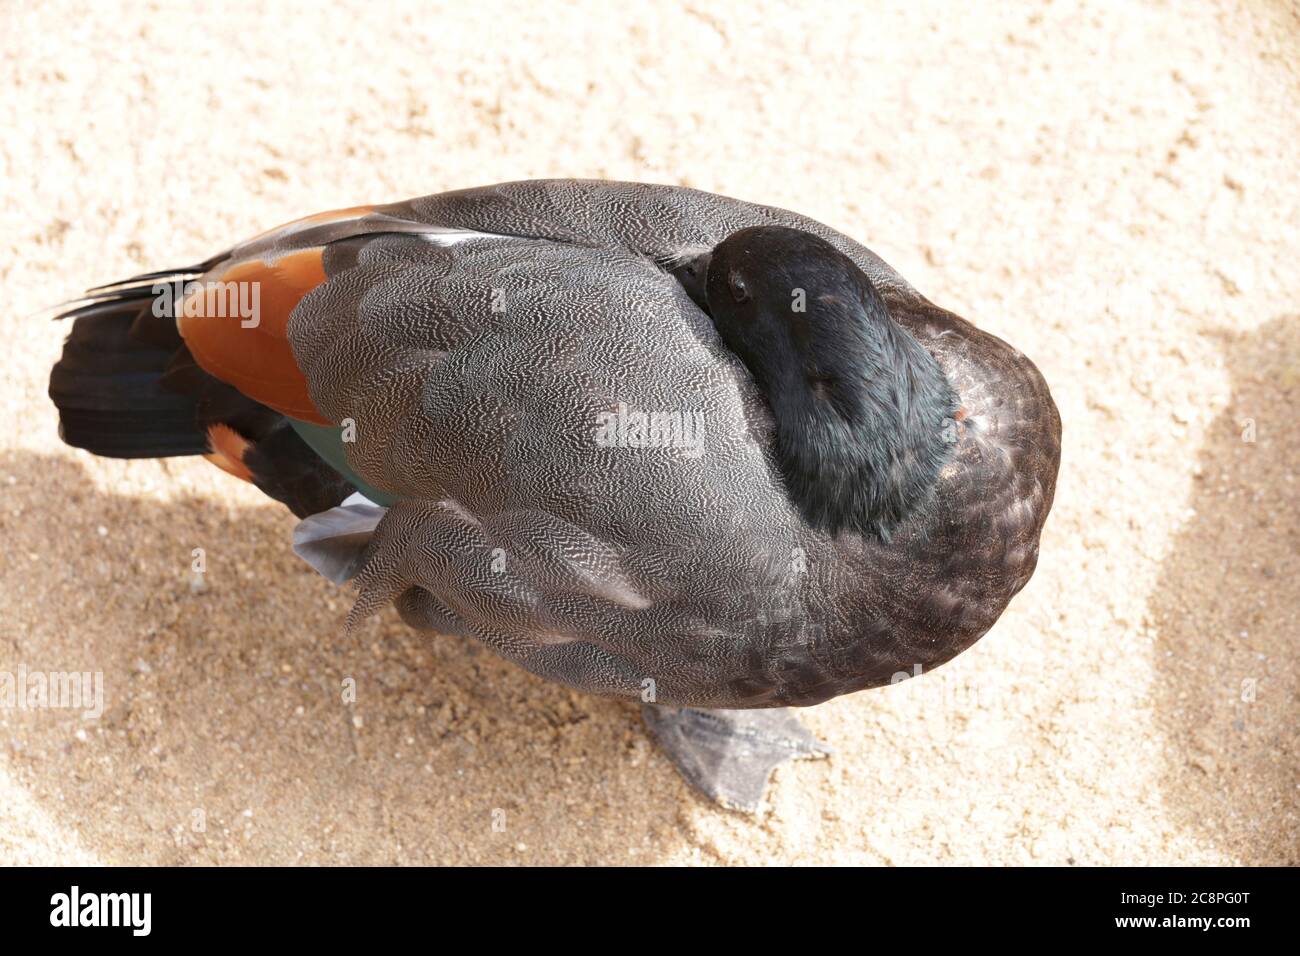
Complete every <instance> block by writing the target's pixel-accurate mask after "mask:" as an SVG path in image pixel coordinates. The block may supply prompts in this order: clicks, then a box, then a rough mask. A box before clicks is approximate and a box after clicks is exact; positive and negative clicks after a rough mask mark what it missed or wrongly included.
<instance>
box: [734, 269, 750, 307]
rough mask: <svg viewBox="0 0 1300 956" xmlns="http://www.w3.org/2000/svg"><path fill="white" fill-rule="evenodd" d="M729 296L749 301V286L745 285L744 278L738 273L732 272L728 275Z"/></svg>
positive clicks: (738, 300)
mask: <svg viewBox="0 0 1300 956" xmlns="http://www.w3.org/2000/svg"><path fill="white" fill-rule="evenodd" d="M730 285H731V297H732V298H733V299H735V300H736V301H737V302H748V301H749V287H748V286H747V285H745V280H744V279H742V278H741V277H740V273H738V272H733V273H732V274H731V276H730Z"/></svg>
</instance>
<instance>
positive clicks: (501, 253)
mask: <svg viewBox="0 0 1300 956" xmlns="http://www.w3.org/2000/svg"><path fill="white" fill-rule="evenodd" d="M394 222H397V223H400V225H399V226H398V227H393V225H392V224H393V223H394ZM421 224H422V225H423V226H424V227H431V228H436V229H461V230H472V231H475V232H481V233H489V234H492V236H491V237H484V238H470V239H465V240H462V241H460V242H457V243H456V244H454V245H446V246H443V245H438V244H436V243H433V242H430V241H426V240H425V239H424V238H421V237H420V236H419V235H418V232H419V231H420V225H421ZM770 224H778V225H785V226H791V227H794V228H798V229H803V230H806V231H809V232H812V233H814V234H816V235H818V236H821V237H822V238H824V239H826V240H827V241H829V242H830V243H831V244H832V245H834V246H835V247H836V248H837V249H838V250H840V251H841V252H843V253H844V254H845V255H847V256H848V257H849V258H851V259H852V260H853V261H854V262H855V263H856V264H857V265H858V266H859V267H860V268H861V269H862V270H863V271H864V272H865V273H866V275H867V276H868V277H869V278H870V280H871V282H872V284H873V285H874V286H875V287H876V289H877V290H878V291H879V292H880V294H881V296H882V298H883V299H884V301H885V303H886V304H887V306H888V308H889V310H890V313H891V315H892V316H893V318H894V319H895V320H896V321H897V322H899V323H900V324H901V325H902V326H903V327H904V328H906V329H907V330H908V331H909V332H910V333H911V334H912V335H913V336H915V338H916V339H917V341H919V342H920V343H921V344H922V345H923V346H924V347H925V348H926V349H927V350H928V351H929V352H930V353H931V354H932V355H933V356H934V358H935V360H936V361H937V362H938V363H939V366H940V367H941V368H942V370H943V372H944V373H945V375H946V376H947V379H948V381H949V382H950V383H951V385H952V386H953V388H954V389H955V391H956V392H957V395H958V397H959V400H960V402H961V404H962V406H963V407H964V409H965V412H966V415H965V418H964V421H963V422H962V423H961V426H960V428H959V429H958V431H957V433H956V434H955V437H956V439H957V444H956V448H955V451H954V453H953V455H952V456H951V458H950V460H949V461H948V463H947V464H946V465H945V466H944V468H943V470H942V472H941V473H940V475H939V479H938V482H937V484H936V486H935V488H934V492H933V494H932V495H931V496H930V498H929V499H928V500H927V501H926V503H925V505H924V506H923V508H922V510H921V511H920V512H919V513H916V514H913V515H912V516H911V517H910V518H909V519H908V520H907V521H906V522H905V523H903V524H902V525H901V526H900V527H899V528H897V529H896V530H895V532H894V534H893V535H892V537H891V539H890V540H889V541H888V542H887V543H886V542H883V541H880V540H876V539H873V538H870V537H863V536H861V535H858V534H855V533H844V534H840V535H838V536H835V537H832V536H831V535H829V534H827V533H824V532H820V531H814V530H812V529H811V528H809V527H808V525H807V524H805V522H804V520H803V519H802V518H801V517H800V515H799V513H798V511H797V509H796V508H794V507H793V506H792V504H791V502H790V500H789V498H788V497H787V494H786V492H785V489H784V487H783V485H782V480H781V476H780V475H779V474H778V473H777V470H776V467H775V462H774V459H773V456H772V454H771V451H770V449H771V436H772V431H773V422H772V419H771V414H770V412H769V410H768V406H767V405H766V403H765V401H764V399H763V397H762V396H761V395H760V394H759V392H758V390H757V389H756V387H755V385H754V383H753V381H752V379H751V377H750V376H749V375H748V373H747V371H746V369H745V368H744V366H743V365H742V364H741V363H740V362H739V361H738V359H737V358H736V357H735V356H734V355H733V354H732V353H731V352H729V351H728V350H727V349H726V348H725V347H724V346H723V345H722V343H721V341H720V339H719V336H718V334H717V332H716V331H715V329H714V327H713V325H712V324H711V322H710V321H709V319H708V317H707V316H706V315H705V314H704V313H703V312H701V311H700V309H699V308H698V307H697V306H696V304H695V303H694V302H692V301H691V299H690V298H689V297H688V296H687V294H686V292H685V290H684V289H683V288H682V286H681V285H680V284H679V283H678V282H677V281H676V280H675V279H674V278H673V277H672V276H671V275H669V274H668V273H667V272H666V271H665V269H664V265H665V264H668V263H671V262H677V261H680V260H681V259H682V258H683V257H686V256H689V255H691V254H693V253H698V252H701V251H704V250H707V249H709V248H712V247H713V246H715V245H717V244H718V243H719V242H720V241H722V240H723V239H725V238H726V237H727V236H728V235H730V234H732V233H733V232H735V231H737V230H739V229H742V228H746V227H749V226H758V225H770ZM375 230H382V231H383V234H377V235H373V236H370V237H368V238H363V237H364V234H365V233H367V232H370V231H375ZM348 236H353V237H357V238H353V239H349V240H348V241H347V242H343V243H339V244H338V246H337V248H336V249H331V250H330V253H328V254H327V258H326V265H327V271H328V273H329V274H330V279H329V280H328V281H327V282H326V283H325V284H324V285H322V286H321V287H319V288H318V289H316V290H315V291H314V292H312V293H310V294H309V295H308V296H307V298H306V299H304V301H303V302H302V303H301V304H300V305H299V307H298V308H297V309H296V310H295V313H294V316H293V318H292V320H291V323H290V327H289V335H290V340H291V342H292V344H293V347H294V352H295V356H296V358H297V360H298V363H299V365H300V367H302V368H303V370H304V371H305V373H306V374H307V376H308V381H309V385H310V389H311V395H312V398H313V400H314V402H315V403H316V405H317V406H318V407H319V408H320V409H321V410H322V411H323V412H324V413H325V414H326V415H327V416H328V417H330V418H331V419H333V420H335V421H342V420H344V419H352V420H353V421H354V422H355V423H356V442H355V444H352V445H349V446H348V449H347V450H348V457H349V461H350V463H351V464H352V466H353V467H354V468H355V469H356V471H357V472H358V473H359V474H360V475H362V476H363V477H364V478H365V479H366V480H367V481H369V482H370V483H372V484H373V485H374V486H375V487H377V488H380V489H382V490H384V491H386V492H390V493H392V494H394V495H397V496H399V497H401V498H402V499H404V500H401V501H399V502H398V503H397V504H396V505H395V506H393V507H392V508H391V509H390V510H389V511H388V513H387V514H386V515H385V516H384V518H383V519H382V521H381V522H380V523H379V526H378V528H377V529H376V532H375V536H374V538H373V540H372V542H371V546H370V550H369V552H368V554H367V560H366V563H365V566H364V569H363V570H362V572H361V574H360V582H361V585H362V595H361V597H360V599H359V602H358V606H357V609H356V613H358V614H362V613H367V612H369V611H371V610H374V609H375V608H377V607H378V606H380V605H381V604H382V603H384V602H385V601H388V600H394V601H395V602H396V604H397V607H398V609H399V610H400V612H401V614H402V616H403V618H404V619H405V620H406V621H408V622H409V623H411V624H412V625H415V626H417V627H428V628H430V629H434V630H440V631H456V632H460V633H468V634H472V635H473V636H475V637H476V638H478V639H479V640H481V641H483V642H484V643H486V644H487V645H488V646H490V647H492V648H493V649H494V650H496V651H497V652H498V653H500V654H502V655H504V656H505V657H507V658H509V659H511V660H514V661H516V662H517V663H519V664H521V665H522V666H524V667H526V668H528V669H529V670H531V671H533V672H535V673H537V674H540V675H542V676H544V677H547V678H550V679H553V680H557V681H561V682H563V683H566V684H569V685H572V686H575V687H578V688H581V689H583V690H587V691H590V692H594V693H601V694H610V695H616V696H622V697H627V698H641V697H642V696H643V693H644V692H645V691H646V690H647V688H648V687H650V686H653V690H654V694H655V699H656V700H658V701H659V702H661V703H671V704H677V705H687V706H692V707H724V708H725V707H732V708H735V707H763V706H781V705H789V704H797V705H803V704H813V703H817V702H819V701H822V700H825V699H828V698H830V697H833V696H836V695H838V694H842V693H847V692H850V691H855V690H859V689H862V688H865V687H870V686H876V685H880V684H885V683H888V682H889V681H890V679H891V677H892V676H893V675H894V674H896V673H898V672H900V671H901V672H906V673H909V674H910V673H911V672H912V669H913V667H914V666H915V665H920V666H921V667H922V668H924V669H929V668H932V667H935V666H937V665H939V664H941V663H943V662H944V661H946V660H948V659H950V658H951V657H953V656H954V655H955V654H957V653H959V652H960V651H961V650H963V649H965V648H966V647H968V646H969V645H970V644H971V643H973V642H974V641H975V640H976V639H978V638H979V637H980V636H981V635H982V634H983V633H984V632H985V631H986V630H987V629H988V628H989V627H990V626H991V625H992V624H993V623H994V621H995V620H996V619H997V617H998V616H999V615H1000V614H1001V612H1002V610H1003V609H1004V608H1005V607H1006V604H1007V602H1008V601H1009V600H1010V599H1011V597H1012V596H1013V595H1014V594H1015V593H1016V592H1017V591H1018V590H1019V589H1020V588H1021V587H1022V586H1023V585H1024V583H1025V582H1026V581H1027V580H1028V579H1029V576H1030V575H1031V574H1032V572H1033V568H1034V565H1035V562H1036V560H1037V552H1038V537H1039V533H1040V531H1041V528H1042V523H1043V521H1044V520H1045V518H1046V514H1047V511H1048V509H1049V507H1050V504H1051V499H1052V494H1053V491H1054V486H1055V478H1056V467H1057V461H1058V458H1059V448H1060V422H1059V418H1058V416H1057V414H1056V409H1055V406H1054V405H1053V404H1052V402H1051V398H1050V395H1049V393H1048V390H1047V387H1046V385H1045V383H1044V382H1043V380H1042V378H1041V376H1040V375H1039V374H1038V372H1037V370H1036V369H1035V368H1034V367H1033V365H1032V364H1031V363H1030V362H1029V361H1028V360H1027V359H1025V357H1024V356H1023V355H1021V354H1020V353H1019V352H1017V351H1016V350H1015V349H1013V348H1011V347H1010V346H1008V345H1006V344H1005V343H1003V342H1001V341H1000V340H998V339H996V338H995V337H993V336H990V335H987V334H985V333H982V332H980V331H979V330H977V329H976V328H974V327H973V326H972V325H970V324H969V323H967V322H965V321H963V320H962V319H960V318H957V317H956V316H953V315H952V314H950V313H948V312H945V311H943V310H941V309H939V308H937V307H935V306H933V305H931V304H930V303H929V302H927V301H926V300H925V299H924V298H923V297H921V296H920V295H919V294H918V293H916V292H915V290H913V289H912V288H911V287H910V286H909V285H908V284H907V283H906V282H905V281H903V280H902V279H901V278H900V277H899V276H898V275H897V274H896V273H894V272H893V270H891V269H890V268H889V267H888V266H887V265H885V264H884V263H883V262H882V261H881V260H880V259H878V258H877V257H876V256H875V255H873V254H872V253H870V252H869V251H868V250H866V249H865V248H863V247H862V246H860V245H858V244H857V243H855V242H854V241H852V240H851V239H848V238H847V237H844V236H842V235H840V234H838V233H836V232H834V231H833V230H830V229H828V228H827V227H825V226H823V225H821V224H819V223H816V222H813V221H811V220H808V219H805V218H803V217H801V216H798V215H796V214H793V213H789V212H785V211H783V210H777V209H772V208H769V207H763V206H756V205H751V204H748V203H743V202H739V201H736V200H732V199H728V198H725V197H721V196H715V195H711V194H707V193H700V192H697V191H694V190H688V189H681V188H675V187H667V186H647V185H641V184H627V183H608V182H581V181H532V182H523V183H513V184H504V185H500V186H494V187H485V188H481V189H470V190H462V191H458V192H453V193H445V194H441V195H437V196H431V197H426V198H424V199H417V200H413V201H411V202H408V203H401V204H395V205H392V206H387V207H383V208H382V209H381V210H379V211H378V212H377V213H375V214H374V215H372V216H367V217H365V219H363V220H361V221H353V222H351V223H347V224H342V225H335V226H329V227H320V228H317V229H314V230H311V231H310V234H309V235H307V234H304V235H301V236H298V237H296V238H292V239H291V241H292V242H293V244H294V245H299V244H303V243H306V242H307V241H308V240H309V238H310V240H311V241H317V242H318V241H321V239H339V238H346V237H348ZM620 405H624V406H626V407H627V408H629V409H631V410H633V411H637V410H639V411H642V412H647V413H654V412H675V413H681V414H683V415H684V416H686V420H687V421H688V422H699V423H701V424H702V429H701V438H702V444H703V448H702V453H701V454H698V455H694V454H692V453H691V450H690V449H689V448H682V447H609V446H607V445H602V444H599V443H598V442H597V441H596V435H597V431H598V425H599V423H600V422H601V420H602V419H601V416H602V414H607V413H612V412H615V411H616V410H617V409H618V408H619V406H620ZM651 681H652V682H653V685H650V684H649V683H648V682H651Z"/></svg>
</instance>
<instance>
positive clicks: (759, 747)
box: [641, 704, 831, 813]
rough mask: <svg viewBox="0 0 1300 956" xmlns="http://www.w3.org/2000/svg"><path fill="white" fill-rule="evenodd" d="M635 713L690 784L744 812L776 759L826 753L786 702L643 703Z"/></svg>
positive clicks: (754, 805)
mask: <svg viewBox="0 0 1300 956" xmlns="http://www.w3.org/2000/svg"><path fill="white" fill-rule="evenodd" d="M641 716H642V718H643V719H644V720H645V722H646V725H647V726H648V727H649V728H650V729H651V730H652V731H654V734H655V736H656V737H657V738H658V739H659V744H660V746H662V747H663V748H664V750H665V751H666V752H667V754H668V756H669V757H670V758H671V759H672V761H673V763H674V764H676V765H677V769H678V770H680V771H681V774H682V776H683V777H685V778H686V780H687V782H688V783H690V784H691V786H693V787H695V789H697V790H699V791H700V792H701V793H703V794H704V795H705V796H707V797H708V798H709V799H711V800H714V801H716V802H717V803H720V804H722V805H723V806H724V807H727V808H729V809H732V810H743V811H745V812H746V813H754V812H755V811H756V810H758V807H759V804H760V803H761V802H762V799H763V791H764V790H765V789H766V788H767V781H768V778H769V777H770V776H771V774H772V770H773V769H774V768H775V767H776V766H777V764H780V763H784V762H785V761H787V760H797V759H800V758H821V757H825V756H827V755H829V754H830V753H831V749H830V748H829V747H828V746H827V745H826V744H824V743H822V742H821V741H820V740H818V739H817V738H816V737H814V736H813V735H812V734H811V733H809V732H808V731H807V730H806V729H804V726H803V724H801V723H799V721H798V720H797V719H796V718H795V716H794V714H793V713H792V712H791V711H790V709H789V708H775V709H768V710H695V709H694V708H691V707H662V706H659V705H657V704H644V705H643V706H642V707H641Z"/></svg>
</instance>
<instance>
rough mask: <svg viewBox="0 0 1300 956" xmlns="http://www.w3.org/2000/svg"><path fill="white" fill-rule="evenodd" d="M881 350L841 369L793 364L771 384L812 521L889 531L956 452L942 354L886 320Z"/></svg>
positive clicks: (779, 433)
mask: <svg viewBox="0 0 1300 956" xmlns="http://www.w3.org/2000/svg"><path fill="white" fill-rule="evenodd" d="M886 321H887V322H888V325H887V327H886V328H885V329H884V330H883V335H882V337H881V339H880V342H879V345H880V347H879V348H878V349H873V350H872V351H871V353H870V355H855V354H854V350H852V349H851V348H850V349H846V351H845V353H844V354H843V355H839V356H836V357H835V361H834V363H833V364H834V365H835V367H836V374H834V375H831V376H826V377H824V378H818V377H816V376H813V377H811V378H810V377H809V376H808V374H807V371H806V369H799V368H795V367H793V366H787V367H786V369H784V370H783V371H782V372H780V373H779V375H780V377H781V378H782V379H783V380H782V381H777V382H770V383H768V386H769V387H767V388H766V389H765V391H767V394H768V398H769V401H770V403H771V406H772V411H773V414H774V416H775V419H776V452H777V457H778V460H779V464H780V467H781V471H782V474H783V476H784V479H785V481H786V486H787V488H788V490H789V493H790V496H791V500H792V501H793V502H794V504H795V505H796V506H797V507H798V508H799V510H800V512H801V514H802V515H803V517H804V520H806V521H807V522H808V523H809V524H810V525H812V526H813V527H816V528H819V529H822V530H826V531H829V532H831V533H833V534H834V533H838V532H840V531H845V530H852V531H857V532H860V533H862V534H865V535H868V536H871V537H877V538H881V539H883V540H888V538H889V536H890V535H891V534H892V533H893V532H894V531H895V529H897V528H898V527H899V526H900V525H901V524H902V523H903V522H905V521H906V520H907V519H908V518H909V517H910V516H911V515H912V514H913V513H914V512H916V511H917V509H918V508H920V507H921V506H922V505H923V504H924V503H925V501H926V500H927V499H928V498H929V496H930V495H931V493H932V491H933V488H934V485H935V482H936V480H937V478H938V474H939V471H940V469H941V468H942V467H943V466H944V464H945V463H946V462H947V461H948V459H949V457H950V456H951V454H952V449H953V444H954V442H955V438H956V425H955V421H954V417H953V416H954V415H955V413H956V410H957V407H958V402H957V398H956V394H955V393H954V391H953V389H952V386H951V385H950V384H949V382H948V380H947V378H946V377H945V376H944V374H943V371H942V370H941V369H940V368H939V365H938V363H937V362H936V361H935V360H934V358H933V357H932V356H931V355H930V353H929V352H927V351H926V350H925V349H924V348H923V347H922V346H921V345H920V343H918V342H917V341H916V339H914V338H913V337H912V336H911V335H910V334H908V333H907V332H906V331H905V330H904V329H903V328H902V327H900V326H898V325H896V324H894V323H893V321H892V320H886Z"/></svg>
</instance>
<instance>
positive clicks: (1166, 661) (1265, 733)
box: [1150, 315, 1300, 865]
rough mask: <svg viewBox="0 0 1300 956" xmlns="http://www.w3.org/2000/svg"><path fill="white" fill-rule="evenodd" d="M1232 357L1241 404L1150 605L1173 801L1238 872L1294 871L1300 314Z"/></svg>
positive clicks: (1212, 441)
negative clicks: (1246, 868)
mask: <svg viewBox="0 0 1300 956" xmlns="http://www.w3.org/2000/svg"><path fill="white" fill-rule="evenodd" d="M1224 350H1225V357H1226V362H1227V366H1228V369H1229V372H1230V374H1231V376H1232V386H1233V396H1232V400H1231V403H1230V405H1229V407H1228V408H1227V409H1226V410H1225V411H1224V412H1223V414H1222V415H1220V416H1219V417H1218V418H1217V419H1216V420H1215V421H1214V422H1213V424H1212V425H1211V426H1210V428H1209V430H1208V432H1207V436H1206V440H1205V446H1204V448H1203V449H1202V450H1201V453H1200V457H1199V459H1198V465H1199V474H1198V475H1197V476H1196V478H1195V481H1194V490H1193V493H1192V496H1191V499H1190V501H1189V502H1188V507H1189V508H1191V509H1192V510H1193V512H1194V513H1193V514H1191V515H1190V516H1189V518H1188V522H1187V524H1186V526H1185V527H1184V528H1183V529H1182V530H1181V531H1180V532H1179V534H1178V535H1177V537H1176V538H1175V540H1174V545H1173V549H1172V551H1171V553H1170V555H1169V557H1168V558H1167V559H1166V560H1165V562H1164V565H1163V568H1162V571H1161V578H1160V582H1159V585H1158V586H1157V588H1156V589H1155V591H1154V592H1153V597H1152V599H1151V601H1150V619H1151V622H1152V623H1153V624H1154V625H1155V628H1156V632H1157V640H1156V655H1157V661H1156V673H1157V679H1156V685H1155V694H1156V700H1155V704H1156V709H1157V713H1158V719H1160V720H1161V721H1162V722H1163V723H1164V724H1165V729H1166V733H1167V744H1166V751H1165V752H1166V767H1165V772H1164V781H1165V794H1166V796H1165V799H1166V802H1167V803H1168V806H1169V810H1170V813H1171V814H1172V815H1173V816H1174V817H1175V819H1177V820H1179V821H1180V822H1181V823H1182V824H1183V825H1185V826H1187V827H1188V828H1189V829H1192V830H1193V831H1197V832H1200V833H1202V834H1203V835H1205V836H1206V837H1208V838H1209V839H1210V840H1211V841H1212V842H1214V844H1215V845H1217V846H1219V847H1220V848H1221V849H1222V850H1224V851H1225V852H1226V853H1228V854H1231V855H1234V856H1236V858H1237V859H1238V861H1239V862H1241V863H1245V864H1265V863H1271V864H1290V865H1295V864H1297V863H1300V835H1298V834H1300V819H1297V809H1296V807H1297V802H1298V801H1297V787H1298V786H1300V773H1298V772H1297V766H1298V763H1297V760H1298V758H1300V754H1298V753H1297V750H1298V749H1300V747H1298V746H1297V743H1298V737H1297V733H1298V731H1297V727H1298V726H1300V720H1298V718H1300V686H1298V681H1297V674H1298V673H1300V668H1297V657H1296V640H1297V636H1298V635H1300V584H1297V582H1298V581H1300V453H1298V452H1297V441H1300V429H1297V427H1296V410H1297V406H1298V405H1300V316H1296V315H1287V316H1282V317H1280V318H1277V319H1274V320H1273V321H1271V322H1269V323H1268V324H1266V325H1265V326H1263V327H1262V328H1261V329H1259V330H1257V331H1256V332H1254V333H1252V334H1250V335H1231V336H1225V338H1224ZM1252 439H1253V440H1252ZM1260 846H1266V847H1268V848H1269V849H1268V851H1267V853H1266V855H1265V857H1264V858H1261V856H1260V853H1259V850H1258V847H1260ZM1247 847H1254V848H1255V849H1254V850H1253V851H1249V850H1247V849H1246V848H1247Z"/></svg>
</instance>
